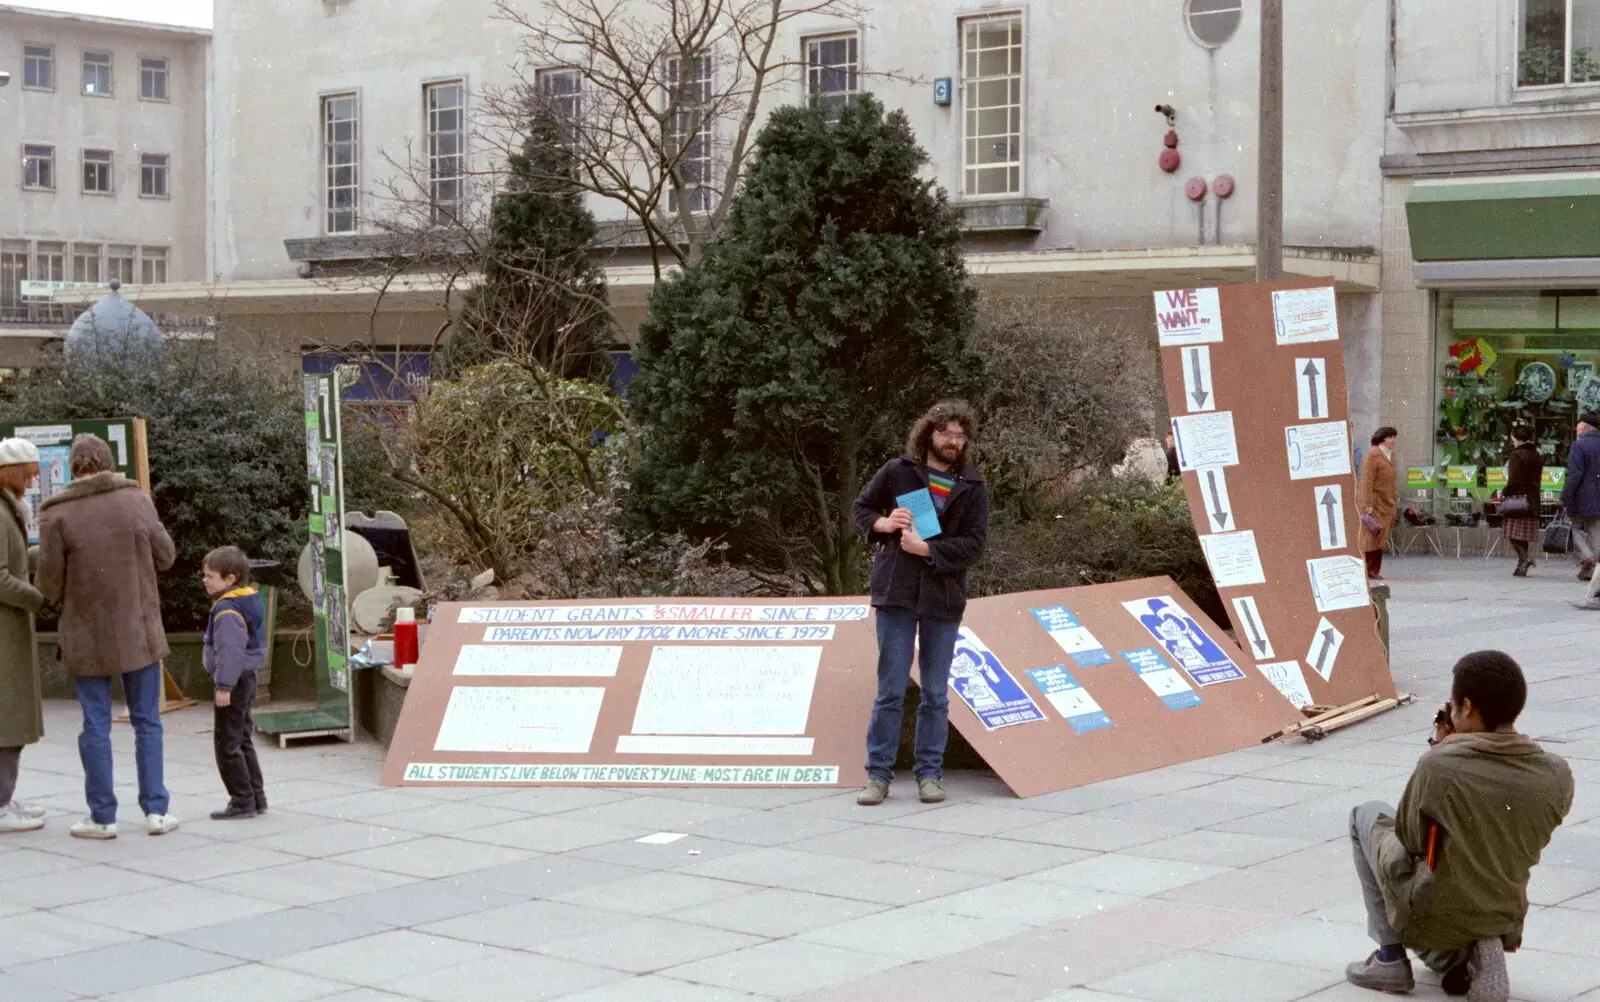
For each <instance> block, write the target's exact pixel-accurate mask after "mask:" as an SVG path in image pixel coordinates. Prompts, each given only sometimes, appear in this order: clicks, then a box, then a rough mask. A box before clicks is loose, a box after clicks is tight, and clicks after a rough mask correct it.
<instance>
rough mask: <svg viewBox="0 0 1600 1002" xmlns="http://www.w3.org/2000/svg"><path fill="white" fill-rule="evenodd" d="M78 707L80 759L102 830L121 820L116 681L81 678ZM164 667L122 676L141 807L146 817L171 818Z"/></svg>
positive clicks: (93, 813)
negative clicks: (164, 750) (114, 754)
mask: <svg viewBox="0 0 1600 1002" xmlns="http://www.w3.org/2000/svg"><path fill="white" fill-rule="evenodd" d="M77 682H78V705H79V706H81V707H83V733H81V734H79V735H78V757H79V758H80V759H82V760H83V789H84V793H85V794H86V795H87V797H88V800H89V816H90V817H91V818H92V819H94V821H95V822H97V823H98V824H102V825H109V824H113V823H115V822H116V820H117V793H116V782H115V778H114V775H113V770H112V765H111V679H110V677H108V676H100V677H93V678H79V679H78V680H77ZM161 688H162V678H161V665H160V663H159V662H158V663H156V664H153V665H145V666H144V667H143V668H140V669H139V670H138V671H131V672H128V674H126V675H124V676H122V691H123V694H124V695H125V696H126V697H127V700H128V719H129V720H131V721H132V722H133V741H134V746H133V747H134V761H135V763H136V764H137V766H138V770H139V806H140V807H142V808H144V812H145V813H146V814H165V813H167V806H168V798H167V784H166V783H165V781H164V780H163V778H162V774H161V773H162V766H161Z"/></svg>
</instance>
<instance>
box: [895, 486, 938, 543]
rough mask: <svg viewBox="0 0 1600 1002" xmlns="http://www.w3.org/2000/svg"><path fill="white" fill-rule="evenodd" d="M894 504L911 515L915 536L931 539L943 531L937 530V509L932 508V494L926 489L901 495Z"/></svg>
mask: <svg viewBox="0 0 1600 1002" xmlns="http://www.w3.org/2000/svg"><path fill="white" fill-rule="evenodd" d="M894 503H895V504H897V505H899V506H900V507H902V508H904V509H905V510H906V511H909V512H910V513H911V520H912V521H913V522H914V523H915V524H916V530H917V535H919V536H921V537H922V538H923V539H932V538H933V537H935V536H937V535H938V534H939V533H941V532H943V531H944V530H943V529H941V528H939V509H937V508H935V507H934V506H933V494H932V493H930V492H929V491H928V489H927V488H926V487H924V488H922V489H921V490H916V491H912V492H911V493H909V494H902V495H900V496H899V497H897V498H895V499H894Z"/></svg>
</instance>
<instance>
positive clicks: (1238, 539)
mask: <svg viewBox="0 0 1600 1002" xmlns="http://www.w3.org/2000/svg"><path fill="white" fill-rule="evenodd" d="M1200 546H1201V548H1202V549H1204V550H1205V551H1206V563H1207V564H1208V565H1209V566H1210V567H1211V577H1212V579H1213V580H1215V581H1216V583H1217V587H1218V588H1242V587H1244V586H1246V585H1255V584H1266V583H1267V572H1266V571H1265V570H1263V569H1262V567H1261V553H1260V551H1259V550H1257V549H1256V534H1255V533H1254V532H1249V531H1246V532H1219V533H1215V534H1213V535H1210V536H1201V537H1200Z"/></svg>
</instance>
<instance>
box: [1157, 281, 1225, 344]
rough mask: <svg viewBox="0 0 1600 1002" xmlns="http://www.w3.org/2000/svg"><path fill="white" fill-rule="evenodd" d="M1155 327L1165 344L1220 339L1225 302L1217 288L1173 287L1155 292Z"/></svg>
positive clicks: (1196, 342) (1200, 342)
mask: <svg viewBox="0 0 1600 1002" xmlns="http://www.w3.org/2000/svg"><path fill="white" fill-rule="evenodd" d="M1156 329H1157V331H1158V335H1159V340H1160V342H1161V347H1163V348H1173V347H1182V346H1183V345H1186V344H1209V343H1215V342H1218V341H1221V340H1222V303H1221V301H1220V300H1219V299H1218V298H1217V290H1216V289H1173V290H1171V291H1169V292H1158V293H1156Z"/></svg>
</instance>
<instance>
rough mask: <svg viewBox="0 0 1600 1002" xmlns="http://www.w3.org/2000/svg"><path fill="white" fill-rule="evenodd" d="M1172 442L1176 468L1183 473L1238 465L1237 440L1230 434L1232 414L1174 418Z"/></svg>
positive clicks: (1221, 413) (1228, 412) (1231, 431)
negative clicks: (1206, 467) (1204, 467)
mask: <svg viewBox="0 0 1600 1002" xmlns="http://www.w3.org/2000/svg"><path fill="white" fill-rule="evenodd" d="M1172 443H1173V447H1174V448H1176V449H1177V450H1178V467H1179V468H1180V469H1182V470H1185V471H1188V470H1198V469H1200V468H1201V467H1203V466H1238V465H1239V440H1238V439H1237V438H1236V437H1235V436H1234V433H1233V412H1232V411H1217V412H1215V413H1211V414H1190V415H1187V416H1185V417H1175V418H1173V419H1172Z"/></svg>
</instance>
